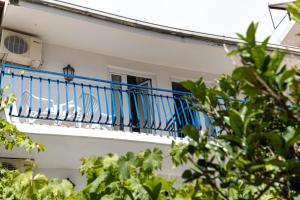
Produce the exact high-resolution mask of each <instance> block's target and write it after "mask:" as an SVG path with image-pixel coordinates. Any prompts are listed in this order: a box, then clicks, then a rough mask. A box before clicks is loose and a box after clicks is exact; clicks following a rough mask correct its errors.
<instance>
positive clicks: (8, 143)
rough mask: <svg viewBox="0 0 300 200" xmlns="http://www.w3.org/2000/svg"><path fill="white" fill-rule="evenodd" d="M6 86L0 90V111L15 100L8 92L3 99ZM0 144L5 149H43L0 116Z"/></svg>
mask: <svg viewBox="0 0 300 200" xmlns="http://www.w3.org/2000/svg"><path fill="white" fill-rule="evenodd" d="M7 88H8V87H3V88H2V89H1V92H0V101H1V104H0V111H3V110H4V108H6V107H7V106H8V105H10V104H12V103H13V102H14V101H15V96H14V95H13V94H10V95H9V96H7V97H6V98H4V99H3V97H2V94H3V92H4V90H5V89H7ZM0 146H3V147H4V148H5V149H8V150H12V149H13V148H14V147H15V146H16V147H20V148H23V149H25V150H26V151H28V152H29V151H31V150H32V149H37V150H38V151H43V150H44V146H43V145H42V144H39V143H37V142H34V141H32V140H31V139H30V138H29V137H28V136H27V135H26V134H24V133H22V132H20V131H18V129H17V128H16V126H15V125H12V124H10V123H9V122H7V121H6V119H3V118H0Z"/></svg>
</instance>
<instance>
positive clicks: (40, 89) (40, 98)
mask: <svg viewBox="0 0 300 200" xmlns="http://www.w3.org/2000/svg"><path fill="white" fill-rule="evenodd" d="M42 81H43V80H42V78H40V79H39V108H38V114H37V117H38V118H39V117H40V115H41V112H42Z"/></svg>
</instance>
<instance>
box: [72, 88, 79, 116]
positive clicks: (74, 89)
mask: <svg viewBox="0 0 300 200" xmlns="http://www.w3.org/2000/svg"><path fill="white" fill-rule="evenodd" d="M73 91H74V117H73V121H76V118H77V114H78V110H77V94H76V84H75V83H73Z"/></svg>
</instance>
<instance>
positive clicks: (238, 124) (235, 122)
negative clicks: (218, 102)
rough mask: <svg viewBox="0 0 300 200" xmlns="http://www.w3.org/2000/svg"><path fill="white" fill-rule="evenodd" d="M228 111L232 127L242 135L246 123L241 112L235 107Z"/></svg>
mask: <svg viewBox="0 0 300 200" xmlns="http://www.w3.org/2000/svg"><path fill="white" fill-rule="evenodd" d="M228 112H229V122H230V126H231V128H232V129H233V131H234V132H235V133H237V134H238V135H242V134H243V133H244V123H243V121H242V118H241V116H240V113H239V112H237V111H236V110H233V109H231V110H229V111H228Z"/></svg>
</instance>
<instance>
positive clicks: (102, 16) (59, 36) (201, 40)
mask: <svg viewBox="0 0 300 200" xmlns="http://www.w3.org/2000/svg"><path fill="white" fill-rule="evenodd" d="M14 2H16V1H14ZM16 16H20V17H16ZM20 18H22V20H20ZM2 26H3V27H6V28H9V29H13V30H17V31H20V32H25V33H29V34H33V35H37V36H39V37H41V38H42V40H43V41H44V42H45V43H50V44H55V45H61V46H65V47H69V48H73V49H80V50H84V51H88V52H93V53H96V54H104V55H109V56H114V57H119V58H124V59H127V60H134V61H139V62H143V63H151V64H155V65H162V66H169V67H176V68H184V69H189V70H195V71H202V72H208V73H213V74H221V73H228V72H230V71H231V70H232V69H233V65H232V62H231V60H230V59H229V58H228V57H227V56H226V52H225V50H224V48H223V45H224V44H226V45H228V46H229V48H230V46H231V45H236V44H237V43H238V42H241V41H240V40H238V39H236V38H229V37H224V36H217V35H211V34H205V33H199V32H193V31H187V30H182V29H176V28H172V27H166V26H160V25H157V24H151V23H147V22H143V21H138V20H134V19H129V18H125V17H122V16H117V15H113V14H110V13H105V12H101V11H98V10H93V9H90V8H85V7H81V6H78V5H74V4H70V3H64V2H61V1H57V0H20V1H18V2H17V3H15V4H12V3H11V4H10V5H8V6H7V9H6V12H5V15H4V17H3V22H2ZM269 48H270V49H274V48H279V49H286V48H285V47H283V46H277V45H270V46H269ZM288 52H289V53H293V54H300V51H299V49H288Z"/></svg>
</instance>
